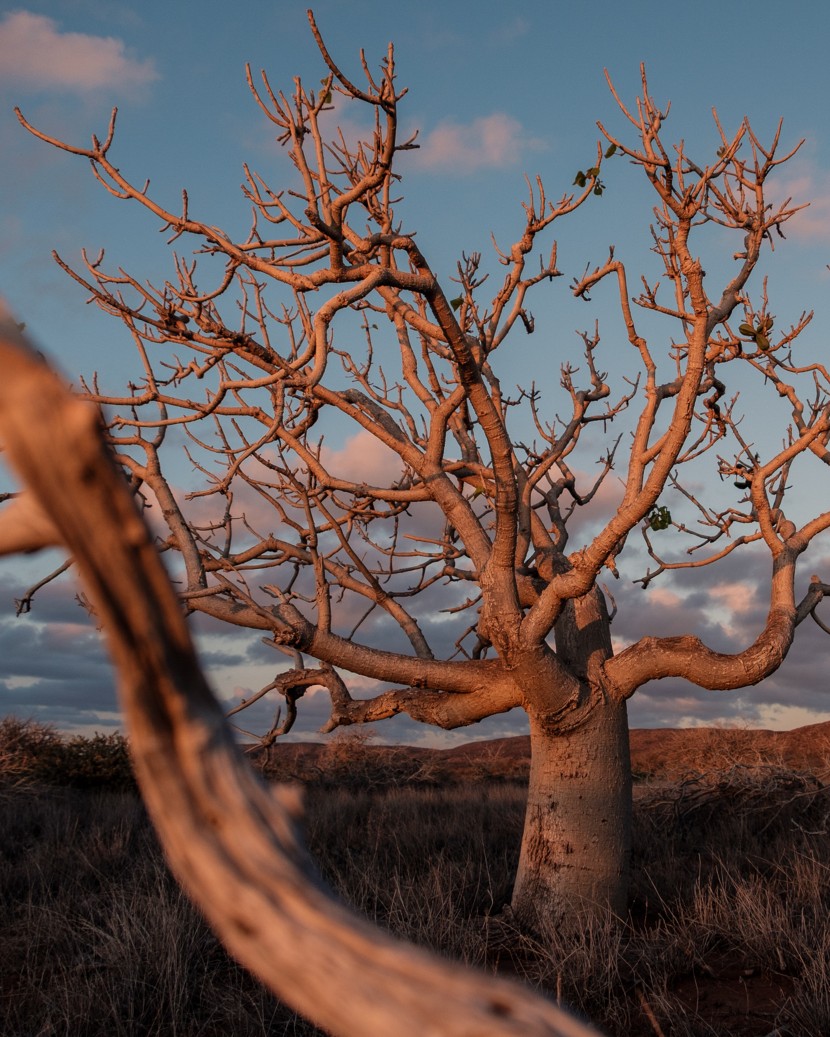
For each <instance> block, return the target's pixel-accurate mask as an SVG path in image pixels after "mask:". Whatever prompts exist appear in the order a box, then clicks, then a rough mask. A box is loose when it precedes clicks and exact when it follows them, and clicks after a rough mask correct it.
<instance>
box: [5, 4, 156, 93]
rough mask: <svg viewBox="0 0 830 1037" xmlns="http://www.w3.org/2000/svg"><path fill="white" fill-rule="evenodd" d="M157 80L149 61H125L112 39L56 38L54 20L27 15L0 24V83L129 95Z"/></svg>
mask: <svg viewBox="0 0 830 1037" xmlns="http://www.w3.org/2000/svg"><path fill="white" fill-rule="evenodd" d="M158 78H159V74H158V72H157V71H156V68H155V65H154V63H153V61H152V59H149V58H148V59H146V60H144V61H139V60H137V59H135V58H132V57H130V56H129V55H128V54H127V52H126V47H125V45H124V42H123V40H119V39H116V38H115V37H112V36H91V35H88V34H87V33H80V32H61V31H60V29H59V27H58V24H57V22H55V21H54V20H53V19H51V18H47V17H45V16H44V15H39V14H33V13H32V12H31V11H13V12H11V13H10V14H7V15H6V16H5V17H4V18H3V19H2V21H0V79H2V80H4V81H6V82H14V83H18V84H21V85H25V86H31V87H37V88H40V89H61V90H72V91H77V92H79V93H87V92H89V91H93V90H99V89H101V88H102V87H107V88H110V89H111V88H116V87H117V88H120V89H134V88H137V87H143V86H147V85H148V84H149V83H152V82H153V81H154V80H156V79H158Z"/></svg>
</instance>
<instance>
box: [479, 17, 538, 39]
mask: <svg viewBox="0 0 830 1037" xmlns="http://www.w3.org/2000/svg"><path fill="white" fill-rule="evenodd" d="M529 32H530V22H529V20H528V19H527V18H525V17H524V16H523V15H520V14H517V15H516V16H515V17H514V18H512V19H511V20H510V21H509V22H503V23H502V24H501V25H499V26H497V27H496V28H495V29H494V30H493V31H492V32H491V33H490V36H489V42H490V43H493V44H497V45H499V46H503V45H504V44H508V43H515V42H516V40H520V39H522V38H523V37H524V36H527V34H528V33H529Z"/></svg>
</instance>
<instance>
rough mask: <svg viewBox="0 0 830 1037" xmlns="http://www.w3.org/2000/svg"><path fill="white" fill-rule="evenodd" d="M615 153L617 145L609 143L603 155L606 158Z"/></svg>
mask: <svg viewBox="0 0 830 1037" xmlns="http://www.w3.org/2000/svg"><path fill="white" fill-rule="evenodd" d="M616 153H617V145H616V144H609V145H608V147H607V148H606V149H605V157H606V158H611V156H612V155H616Z"/></svg>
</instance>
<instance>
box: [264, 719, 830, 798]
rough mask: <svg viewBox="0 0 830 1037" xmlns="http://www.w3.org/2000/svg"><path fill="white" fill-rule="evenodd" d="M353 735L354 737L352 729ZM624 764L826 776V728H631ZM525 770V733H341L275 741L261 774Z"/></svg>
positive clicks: (504, 775)
mask: <svg viewBox="0 0 830 1037" xmlns="http://www.w3.org/2000/svg"><path fill="white" fill-rule="evenodd" d="M355 730H356V731H357V732H358V734H359V732H360V729H359V728H357V729H355ZM631 762H632V768H633V771H634V774H635V775H636V776H638V777H641V778H647V777H654V778H660V777H677V776H681V775H683V774H685V773H701V772H706V771H724V770H729V769H731V768H733V767H735V766H759V765H761V766H764V765H777V766H783V767H787V768H789V769H792V770H797V771H813V772H815V773H816V774H825V773H826V774H830V723H823V724H810V725H808V726H807V727H799V728H796V729H795V730H793V731H767V730H757V729H756V730H754V729H750V728H744V729H736V728H717V727H695V728H653V729H638V730H634V731H632V732H631ZM529 767H530V738H529V737H528V736H519V737H515V738H496V739H491V740H486V741H478V742H467V743H465V744H464V745H458V746H454V747H453V748H451V749H426V748H422V747H415V746H404V745H395V746H385V745H375V744H373V743H372V742H371V741H366V740H365V739H361V738H360V737H357V736H356V737H355V739H354V744H352V745H350V744H349V739H348V736H346V737H341V738H340V739H335V740H332V741H329V742H323V743H317V742H281V743H280V742H278V743H277V744H276V745H275V746H274V748H273V749H272V751H271V758H270V766H269V767H268V772H269V773H271V774H272V775H273V776H274V777H276V778H282V779H288V780H291V779H298V780H314V779H315V778H316V779H320V778H324V779H329V780H334V781H336V780H337V778H338V776H342V777H343V778H344V779H345V778H346V777H347V775H348V774H349V771H350V770H355V769H356V770H357V771H364V772H365V773H366V775H367V777H371V776H372V774H373V773H375V772H384V773H385V775H386V777H387V780H395V779H398V780H400V781H410V780H414V781H419V780H420V781H431V782H435V783H445V782H449V783H452V782H456V781H470V780H476V779H480V778H484V777H489V778H493V779H496V780H502V781H517V780H525V779H526V778H527V775H528V770H529ZM355 776H356V775H355Z"/></svg>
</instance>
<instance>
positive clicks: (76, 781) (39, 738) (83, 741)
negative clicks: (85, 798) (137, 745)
mask: <svg viewBox="0 0 830 1037" xmlns="http://www.w3.org/2000/svg"><path fill="white" fill-rule="evenodd" d="M38 785H57V786H67V787H70V788H106V789H113V790H116V789H124V790H127V789H134V788H135V779H134V778H133V772H132V765H131V763H130V753H129V744H128V742H127V739H126V738H125V737H124V735H122V734H119V733H118V732H114V733H112V734H108V735H104V734H100V733H96V734H94V735H93V736H92V737H91V738H87V737H84V736H83V735H75V736H74V737H72V738H64V737H63V736H61V735H60V734H59V733H58V732H57V731H55V730H54V728H52V727H51V726H49V725H47V724H41V723H38V722H37V721H35V720H31V719H30V720H21V719H20V718H19V717H13V716H8V717H4V718H3V719H2V720H0V789H7V790H8V789H11V788H16V789H20V788H24V787H30V788H31V787H36V786H38Z"/></svg>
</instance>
